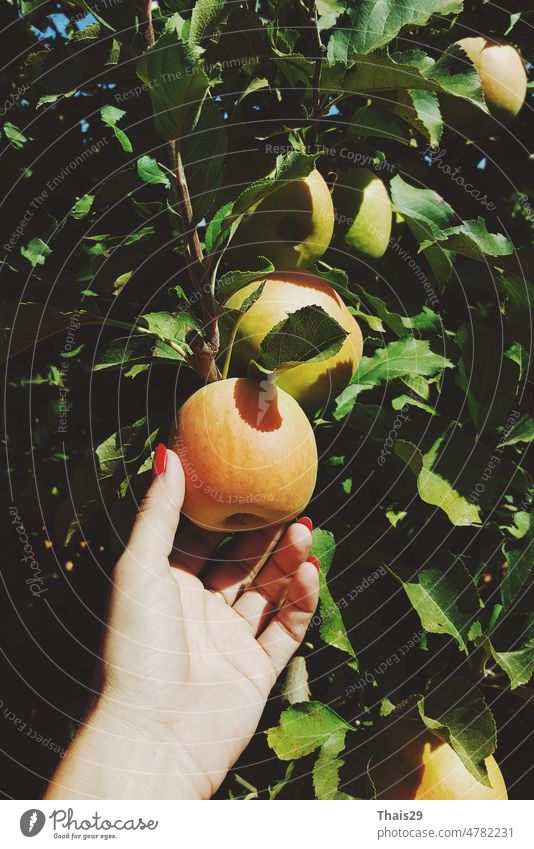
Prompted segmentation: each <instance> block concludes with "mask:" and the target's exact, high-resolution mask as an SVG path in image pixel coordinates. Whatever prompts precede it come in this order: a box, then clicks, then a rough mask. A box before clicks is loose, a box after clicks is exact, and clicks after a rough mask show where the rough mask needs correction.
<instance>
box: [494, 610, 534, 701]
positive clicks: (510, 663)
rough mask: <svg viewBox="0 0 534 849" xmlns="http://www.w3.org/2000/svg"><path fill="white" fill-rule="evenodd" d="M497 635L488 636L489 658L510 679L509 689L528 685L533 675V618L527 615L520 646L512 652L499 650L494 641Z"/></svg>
mask: <svg viewBox="0 0 534 849" xmlns="http://www.w3.org/2000/svg"><path fill="white" fill-rule="evenodd" d="M496 639H497V640H498V633H497V635H494V634H493V632H492V633H491V634H490V640H489V641H488V642H489V647H490V651H491V656H492V657H493V659H494V660H495V662H496V663H497V664H498V666H500V668H501V669H502V670H504V672H506V674H507V675H508V678H509V679H510V689H512V690H515V689H516V687H520V686H521V685H523V684H528V682H529V681H530V679H531V678H532V674H533V673H534V616H533V615H532V613H531V614H530V615H529V621H528V623H527V627H526V629H525V632H524V633H523V635H522V640H521V644H520V645H519V646H517V647H516V648H514V649H512V650H500V649H499V648H497V647H496V643H495V640H496Z"/></svg>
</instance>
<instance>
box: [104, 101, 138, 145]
mask: <svg viewBox="0 0 534 849" xmlns="http://www.w3.org/2000/svg"><path fill="white" fill-rule="evenodd" d="M125 115H126V112H125V111H124V109H118V108H117V107H116V106H110V105H109V104H107V105H106V106H103V107H102V109H101V110H100V117H101V118H102V121H103V122H104V124H107V126H108V127H111V129H112V130H113V132H114V133H115V138H116V139H117V141H118V142H119V143H120V145H121V147H122V149H123V150H124V152H125V153H132V151H133V147H132V143H131V141H130V139H129V138H128V136H127V135H126V133H125V132H124V130H121V129H120V127H117V123H118V122H119V121H120V120H121V118H123V117H124V116H125Z"/></svg>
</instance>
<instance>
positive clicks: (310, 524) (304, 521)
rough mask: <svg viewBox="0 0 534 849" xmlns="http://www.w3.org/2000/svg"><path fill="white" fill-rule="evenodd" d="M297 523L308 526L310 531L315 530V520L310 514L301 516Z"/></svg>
mask: <svg viewBox="0 0 534 849" xmlns="http://www.w3.org/2000/svg"><path fill="white" fill-rule="evenodd" d="M297 525H304V527H305V528H308V530H309V531H310V533H311V531H313V522H312V520H311V519H309V518H308V516H301V517H300V519H297Z"/></svg>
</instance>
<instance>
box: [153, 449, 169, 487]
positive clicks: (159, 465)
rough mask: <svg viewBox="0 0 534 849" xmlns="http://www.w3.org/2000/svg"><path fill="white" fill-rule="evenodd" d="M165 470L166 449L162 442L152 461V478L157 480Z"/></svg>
mask: <svg viewBox="0 0 534 849" xmlns="http://www.w3.org/2000/svg"><path fill="white" fill-rule="evenodd" d="M166 468H167V448H166V446H165V445H164V444H163V442H160V444H159V445H158V447H157V448H156V451H155V453H154V460H153V461H152V477H153V478H157V477H158V475H162V474H163V473H164V472H165V469H166Z"/></svg>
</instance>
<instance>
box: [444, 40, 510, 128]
mask: <svg viewBox="0 0 534 849" xmlns="http://www.w3.org/2000/svg"><path fill="white" fill-rule="evenodd" d="M456 44H457V45H458V46H459V47H461V48H462V49H463V50H465V52H466V53H467V55H468V56H469V58H470V59H471V61H472V63H473V65H474V66H475V68H476V70H477V71H478V75H479V77H480V81H481V83H482V90H483V92H484V97H485V99H486V104H487V106H488V109H489V111H490V115H491V116H492V118H494V119H495V120H496V121H498V122H499V123H501V124H505V125H507V124H510V123H511V121H512V120H513V119H514V118H515V117H516V115H517V114H518V112H519V110H520V109H521V107H522V106H523V103H524V101H525V96H526V93H527V72H526V70H525V65H524V62H523V60H522V58H521V56H520V54H519V52H518V51H517V50H516V49H515V47H513V46H512V45H511V44H508V43H507V42H505V41H497V40H494V39H490V38H486V37H485V36H469V37H468V38H462V39H460V41H457V42H456ZM443 105H444V107H445V109H444V118H445V122H446V123H447V124H449V125H450V126H452V127H454V128H455V129H457V130H460V131H461V132H463V133H467V134H471V135H475V136H480V135H489V134H490V133H491V132H494V131H495V129H496V125H495V122H494V121H492V120H491V119H490V118H488V116H487V115H486V114H485V113H484V112H482V111H481V110H480V109H477V107H476V106H473V105H472V104H470V103H468V102H467V101H460V100H459V99H458V98H452V99H451V98H449V97H446V98H444V100H443Z"/></svg>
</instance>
